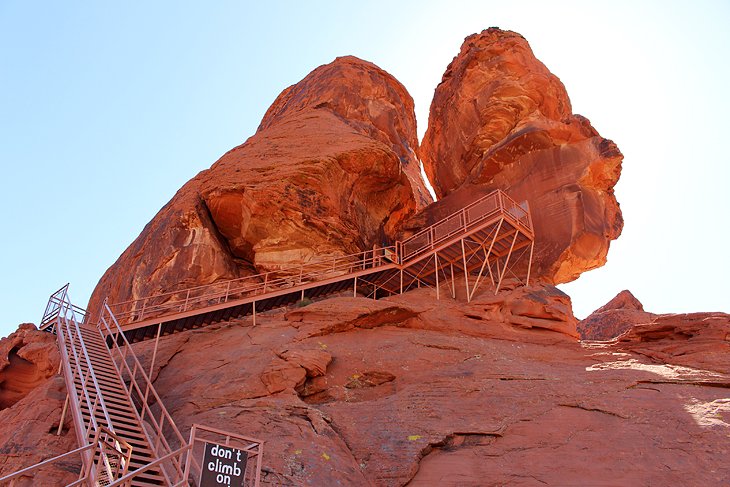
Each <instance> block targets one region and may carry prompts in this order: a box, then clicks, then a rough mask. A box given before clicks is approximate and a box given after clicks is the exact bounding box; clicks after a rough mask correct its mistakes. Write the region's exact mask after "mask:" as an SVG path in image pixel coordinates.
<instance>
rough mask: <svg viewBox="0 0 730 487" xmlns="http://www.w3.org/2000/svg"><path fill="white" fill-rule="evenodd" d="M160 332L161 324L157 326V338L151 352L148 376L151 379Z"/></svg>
mask: <svg viewBox="0 0 730 487" xmlns="http://www.w3.org/2000/svg"><path fill="white" fill-rule="evenodd" d="M161 332H162V323H159V324H158V325H157V337H156V338H155V349H154V351H153V352H152V363H150V374H149V376H150V377H152V369H153V368H154V367H155V359H156V358H157V346H158V345H159V344H160V333H161Z"/></svg>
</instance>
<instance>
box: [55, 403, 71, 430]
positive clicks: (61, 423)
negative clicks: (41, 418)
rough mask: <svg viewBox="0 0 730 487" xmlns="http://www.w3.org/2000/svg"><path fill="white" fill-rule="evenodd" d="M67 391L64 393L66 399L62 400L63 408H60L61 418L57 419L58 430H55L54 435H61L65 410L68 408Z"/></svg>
mask: <svg viewBox="0 0 730 487" xmlns="http://www.w3.org/2000/svg"><path fill="white" fill-rule="evenodd" d="M68 401H69V397H68V393H66V400H65V401H64V402H63V409H62V410H61V419H60V420H58V431H56V436H61V429H62V428H63V422H64V421H65V420H66V410H68Z"/></svg>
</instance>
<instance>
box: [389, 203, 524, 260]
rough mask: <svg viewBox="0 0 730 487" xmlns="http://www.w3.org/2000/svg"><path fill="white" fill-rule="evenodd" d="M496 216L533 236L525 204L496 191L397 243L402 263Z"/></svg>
mask: <svg viewBox="0 0 730 487" xmlns="http://www.w3.org/2000/svg"><path fill="white" fill-rule="evenodd" d="M498 214H502V215H505V216H507V217H508V218H510V220H511V223H513V224H514V225H515V226H517V227H519V228H520V230H521V231H523V232H524V233H526V234H528V235H532V220H531V218H530V211H529V207H528V205H527V202H526V201H524V202H522V204H518V203H517V202H516V201H515V200H513V199H512V198H510V197H509V196H508V195H507V194H505V193H504V192H503V191H501V190H496V191H493V192H491V193H489V194H488V195H486V196H483V197H482V198H479V199H478V200H476V201H474V202H473V203H470V204H469V205H467V206H465V207H464V208H462V209H461V210H459V211H456V212H454V213H452V214H451V215H449V216H447V217H446V218H443V219H442V220H439V221H438V222H436V223H434V224H433V225H431V226H429V227H426V228H424V229H423V230H421V231H420V232H418V233H415V234H414V235H412V236H410V237H409V238H407V239H405V240H404V241H403V242H400V243H399V246H400V249H399V255H400V258H401V262H406V261H408V260H410V259H414V258H416V257H418V256H419V255H421V254H422V253H424V252H427V251H430V250H432V249H433V248H435V247H437V246H438V245H440V244H442V243H444V242H446V241H447V240H449V239H452V238H454V237H455V236H456V235H459V234H463V233H466V232H468V231H469V230H471V229H473V228H475V227H476V226H478V225H479V224H481V223H482V222H484V221H485V220H488V219H490V218H493V217H495V216H496V215H498Z"/></svg>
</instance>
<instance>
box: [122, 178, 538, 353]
mask: <svg viewBox="0 0 730 487" xmlns="http://www.w3.org/2000/svg"><path fill="white" fill-rule="evenodd" d="M533 248H534V232H533V228H532V219H531V217H530V212H529V207H528V205H527V202H523V203H521V204H518V203H517V202H515V201H514V200H513V199H512V198H510V197H509V196H507V195H506V194H505V193H504V192H502V191H500V190H497V191H494V192H492V193H489V194H488V195H486V196H484V197H482V198H479V199H477V200H476V201H474V202H473V203H471V204H469V205H467V206H466V207H464V208H462V209H460V210H458V211H456V212H454V213H452V214H451V215H449V216H447V217H446V218H444V219H442V220H440V221H438V222H436V223H434V224H432V225H430V226H428V227H426V228H424V229H423V230H421V231H419V232H418V233H416V234H415V235H413V236H411V237H409V238H407V239H405V240H403V241H402V242H396V243H395V245H391V246H386V247H380V248H374V249H373V250H368V251H365V252H359V253H356V254H352V255H346V256H341V257H334V258H331V259H328V260H324V261H316V262H311V263H307V264H304V265H300V266H293V267H288V268H283V269H280V270H276V271H271V272H265V273H262V274H258V275H254V276H246V277H243V278H239V279H232V280H228V281H219V282H215V283H212V284H208V285H203V286H196V287H192V288H188V289H182V290H178V291H171V292H167V293H162V294H156V295H153V296H148V297H143V298H139V299H135V300H132V301H125V302H120V303H114V304H110V305H109V308H110V309H111V311H113V312H114V315H115V316H116V317H117V319H118V320H119V323H120V325H121V327H122V329H123V330H124V334H125V336H126V338H127V339H128V340H129V341H130V342H136V341H140V340H146V339H150V338H155V337H159V336H164V335H168V334H172V333H176V332H179V331H182V330H186V329H190V328H199V327H202V326H206V325H209V324H212V323H216V322H221V321H228V320H231V319H237V318H241V317H245V316H253V318H254V322H255V319H256V314H257V313H261V312H264V311H267V310H271V309H274V308H279V307H283V306H287V305H291V304H294V303H296V302H298V301H300V300H303V299H304V298H309V299H315V298H318V297H324V296H328V295H333V294H338V293H342V292H344V291H347V290H352V292H353V295H355V296H357V295H363V296H367V297H372V298H375V299H377V298H380V297H384V296H389V295H393V294H400V293H403V292H407V291H409V290H411V289H414V288H419V287H432V288H435V289H436V294H437V297H440V293H441V289H442V288H443V287H444V286H445V287H446V288H447V290H448V292H449V293H450V294H451V295H452V296H454V297H456V295H457V294H459V295H462V294H463V293H461V284H459V290H458V291H457V288H456V285H457V284H456V282H457V278H463V281H464V288H463V289H464V290H465V297H466V299H467V300H470V299H471V298H472V297H473V296H474V295H475V293H476V291H477V289H478V288H479V287H480V285H482V284H484V282H486V281H487V280H488V281H489V283H490V285H491V286H492V287H493V289H494V290H495V292H498V291H499V289H500V288H501V287H502V285H503V283H504V280H505V278H506V277H508V276H510V275H514V277H517V276H516V275H515V274H514V271H515V270H516V269H519V270H518V271H517V272H518V273H521V274H522V276H521V278H520V281H521V282H522V283H523V284H529V280H530V269H531V261H532V251H533Z"/></svg>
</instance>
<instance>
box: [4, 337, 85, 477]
mask: <svg viewBox="0 0 730 487" xmlns="http://www.w3.org/2000/svg"><path fill="white" fill-rule="evenodd" d="M55 338H56V337H55V336H54V335H51V334H50V333H45V332H40V331H37V330H36V327H35V326H34V325H31V324H24V325H20V327H19V328H18V330H17V331H16V332H15V333H12V334H11V335H10V336H8V337H7V338H3V339H2V340H0V476H3V475H5V474H9V473H12V472H15V471H17V470H20V469H22V468H25V467H28V466H30V465H33V464H35V463H37V462H40V461H42V460H45V459H46V458H49V457H50V456H54V455H59V454H61V453H65V452H67V451H71V450H73V449H74V448H76V447H77V446H78V445H76V437H75V436H74V434H73V430H71V431H69V428H70V427H71V416H70V415H67V416H66V421H65V424H64V425H62V428H61V431H60V432H59V430H58V423H59V421H60V418H61V410H62V408H63V402H64V400H65V397H66V386H65V384H64V381H63V378H62V377H61V376H60V375H56V373H57V371H58V365H59V361H60V354H59V352H58V348H57V346H56V340H55ZM57 433H60V434H57ZM80 466H81V458H80V457H79V456H77V457H72V458H69V459H68V460H67V461H65V462H63V463H61V464H58V465H52V466H50V467H45V468H43V469H41V470H40V471H39V472H38V473H37V474H36V476H35V477H34V478H33V480H31V479H28V478H21V479H20V480H19V482H18V483H17V484H16V485H17V486H18V487H21V486H32V485H65V484H66V483H70V482H72V481H74V480H76V479H77V478H78V472H79V467H80Z"/></svg>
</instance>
